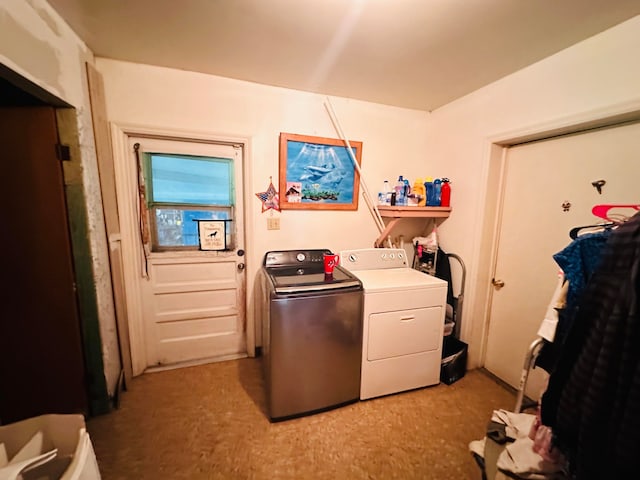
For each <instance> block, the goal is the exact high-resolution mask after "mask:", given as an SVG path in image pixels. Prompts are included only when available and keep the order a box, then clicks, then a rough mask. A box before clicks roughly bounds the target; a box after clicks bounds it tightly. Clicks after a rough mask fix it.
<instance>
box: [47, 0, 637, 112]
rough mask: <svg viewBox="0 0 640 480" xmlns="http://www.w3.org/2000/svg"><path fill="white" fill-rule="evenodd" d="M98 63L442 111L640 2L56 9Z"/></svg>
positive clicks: (406, 1)
mask: <svg viewBox="0 0 640 480" xmlns="http://www.w3.org/2000/svg"><path fill="white" fill-rule="evenodd" d="M48 2H49V4H50V5H51V6H52V7H53V8H54V9H55V10H56V11H57V12H58V13H59V14H60V15H61V16H62V17H63V18H64V19H65V20H66V21H67V23H69V25H70V26H71V27H72V28H73V29H74V30H75V32H76V33H77V34H78V35H79V36H80V38H82V39H83V40H84V41H85V42H86V44H87V45H88V47H89V48H90V49H91V50H92V51H93V52H94V54H95V55H96V56H99V57H107V58H113V59H118V60H125V61H130V62H136V63H145V64H151V65H159V66H165V67H171V68H177V69H182V70H190V71H195V72H203V73H208V74H214V75H220V76H223V77H229V78H234V79H239V80H247V81H251V82H257V83H262V84H266V85H275V86H280V87H286V88H291V89H297V90H304V91H309V92H317V93H322V94H325V95H332V96H342V97H348V98H355V99H360V100H365V101H370V102H376V103H382V104H388V105H395V106H400V107H407V108H415V109H419V110H427V111H431V110H434V109H436V108H438V107H440V106H442V105H444V104H446V103H449V102H451V101H452V100H455V99H457V98H459V97H462V96H464V95H466V94H468V93H470V92H472V91H474V90H476V89H478V88H480V87H482V86H484V85H487V84H489V83H491V82H493V81H495V80H497V79H499V78H502V77H504V76H506V75H508V74H510V73H512V72H515V71H517V70H519V69H521V68H523V67H525V66H527V65H530V64H532V63H535V62H536V61H538V60H541V59H543V58H545V57H547V56H549V55H552V54H554V53H556V52H558V51H560V50H562V49H564V48H567V47H569V46H571V45H573V44H575V43H577V42H580V41H581V40H584V39H586V38H588V37H591V36H593V35H595V34H597V33H599V32H601V31H603V30H606V29H607V28H609V27H612V26H614V25H616V24H618V23H621V22H623V21H624V20H627V19H629V18H632V17H634V16H636V15H638V14H640V1H638V0H614V1H611V0H180V1H176V0H109V1H105V0H48Z"/></svg>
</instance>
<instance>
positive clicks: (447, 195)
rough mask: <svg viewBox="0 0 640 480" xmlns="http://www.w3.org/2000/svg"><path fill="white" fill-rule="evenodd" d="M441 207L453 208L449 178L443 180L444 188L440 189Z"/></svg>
mask: <svg viewBox="0 0 640 480" xmlns="http://www.w3.org/2000/svg"><path fill="white" fill-rule="evenodd" d="M440 206H441V207H449V206H451V185H450V184H449V179H448V178H443V179H442V187H440Z"/></svg>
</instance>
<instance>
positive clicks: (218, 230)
mask: <svg viewBox="0 0 640 480" xmlns="http://www.w3.org/2000/svg"><path fill="white" fill-rule="evenodd" d="M198 238H199V241H200V250H226V249H227V222H225V221H224V220H198Z"/></svg>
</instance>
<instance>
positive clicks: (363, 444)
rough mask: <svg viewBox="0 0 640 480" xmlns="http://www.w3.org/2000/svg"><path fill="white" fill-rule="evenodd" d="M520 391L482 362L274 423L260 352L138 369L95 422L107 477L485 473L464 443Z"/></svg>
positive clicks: (395, 476) (380, 476)
mask: <svg viewBox="0 0 640 480" xmlns="http://www.w3.org/2000/svg"><path fill="white" fill-rule="evenodd" d="M514 404H515V396H514V394H513V392H510V391H508V390H507V389H505V388H504V387H502V386H501V385H499V384H498V383H497V382H496V381H495V380H494V379H492V378H491V377H489V376H488V375H486V374H485V373H483V372H482V371H479V370H475V371H471V372H468V373H467V375H466V376H465V377H464V378H462V379H461V380H459V381H458V382H456V383H454V384H453V385H449V386H447V385H445V384H441V385H438V386H434V387H428V388H424V389H420V390H414V391H411V392H405V393H400V394H396V395H391V396H387V397H383V398H377V399H373V400H367V401H363V402H358V403H355V404H351V405H348V406H345V407H341V408H337V409H334V410H330V411H327V412H323V413H319V414H316V415H312V416H307V417H302V418H297V419H293V420H287V421H283V422H277V423H270V422H269V420H268V419H267V417H266V415H265V407H264V405H265V403H264V390H263V383H262V375H261V369H260V360H259V359H242V360H234V361H228V362H221V363H213V364H208V365H202V366H197V367H189V368H184V369H179V370H169V371H163V372H158V373H151V374H145V375H142V376H140V377H136V378H135V379H133V381H132V382H131V385H129V388H128V391H126V392H124V393H123V394H122V399H121V404H120V408H119V409H118V410H115V411H113V412H112V413H109V414H107V415H103V416H100V417H96V418H93V419H90V420H89V421H88V422H87V425H88V430H89V433H90V435H91V439H92V441H93V445H94V448H95V451H96V456H97V458H98V463H99V465H100V470H101V474H102V478H103V480H116V479H154V480H164V479H403V480H406V479H440V480H442V479H456V480H459V479H480V476H481V474H480V470H479V468H478V467H477V465H476V464H475V462H474V461H473V459H472V457H471V455H470V453H469V451H468V444H469V442H470V441H471V440H476V439H480V438H482V437H483V436H484V432H485V428H486V424H487V421H488V419H489V417H490V415H491V412H492V410H494V409H497V408H507V409H512V408H513V406H514Z"/></svg>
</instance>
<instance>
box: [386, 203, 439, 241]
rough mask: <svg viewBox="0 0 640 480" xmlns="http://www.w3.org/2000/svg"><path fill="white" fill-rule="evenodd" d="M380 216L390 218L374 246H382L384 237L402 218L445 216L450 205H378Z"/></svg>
mask: <svg viewBox="0 0 640 480" xmlns="http://www.w3.org/2000/svg"><path fill="white" fill-rule="evenodd" d="M378 211H379V212H380V216H381V217H382V218H390V219H391V220H389V222H388V223H387V225H386V226H385V229H384V230H383V231H382V232H381V233H380V235H379V236H378V238H377V239H376V242H375V246H376V247H382V246H383V245H384V241H385V239H386V238H387V237H388V236H389V234H390V233H391V231H392V230H393V229H394V228H395V226H396V225H397V223H398V222H399V221H400V220H401V219H403V218H447V217H448V216H449V214H450V213H451V207H398V206H394V207H389V206H385V205H380V206H378Z"/></svg>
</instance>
